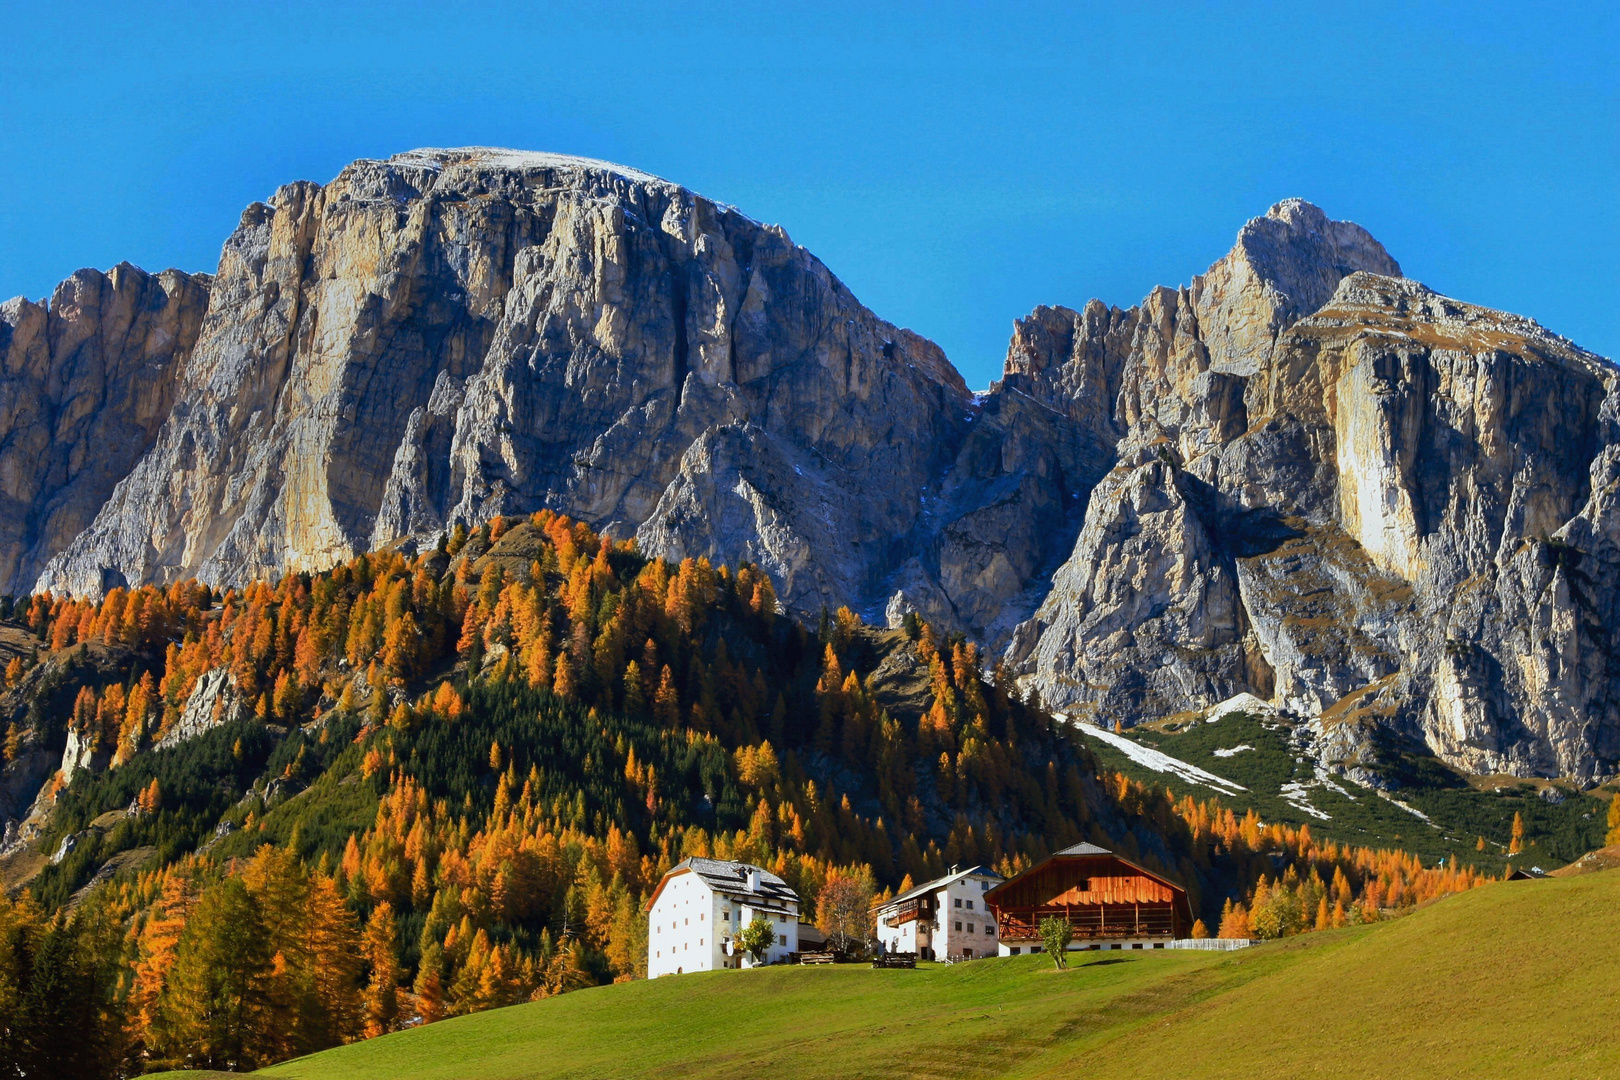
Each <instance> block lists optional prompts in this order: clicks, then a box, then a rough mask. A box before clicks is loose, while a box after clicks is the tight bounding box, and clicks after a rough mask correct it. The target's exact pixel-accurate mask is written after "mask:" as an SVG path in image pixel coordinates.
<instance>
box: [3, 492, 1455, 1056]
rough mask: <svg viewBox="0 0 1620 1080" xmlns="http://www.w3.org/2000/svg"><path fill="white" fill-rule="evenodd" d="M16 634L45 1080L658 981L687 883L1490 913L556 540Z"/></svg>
mask: <svg viewBox="0 0 1620 1080" xmlns="http://www.w3.org/2000/svg"><path fill="white" fill-rule="evenodd" d="M7 607H8V608H9V610H3V609H0V616H6V617H8V618H9V619H10V620H11V621H10V623H9V624H8V625H9V626H10V628H11V629H10V631H9V632H10V633H11V636H10V637H8V638H6V642H9V643H10V647H11V649H12V652H13V653H14V656H13V658H12V660H11V661H10V662H9V664H8V666H7V668H6V674H5V680H6V689H5V691H4V693H3V696H0V718H3V720H4V723H5V724H6V725H7V728H6V736H5V746H4V753H5V756H6V761H7V764H6V772H5V779H6V788H5V793H11V794H14V792H15V791H20V790H22V789H23V787H24V786H25V781H26V779H27V776H28V775H29V774H30V772H29V771H30V770H35V772H34V775H39V770H40V769H41V765H40V763H41V762H42V761H48V762H50V763H51V765H50V766H47V769H48V768H50V767H54V763H55V762H57V761H60V763H61V768H60V769H59V770H56V771H54V772H52V773H51V774H50V775H49V776H48V778H46V779H45V781H44V787H43V788H42V789H41V792H40V796H39V798H38V799H37V800H36V801H35V803H34V810H33V813H32V814H31V815H30V816H29V818H28V820H27V822H26V823H25V827H24V829H23V830H22V831H21V832H19V833H18V834H17V835H15V836H9V837H8V843H7V846H6V849H5V855H4V858H3V860H0V870H3V871H4V873H5V874H6V880H7V884H8V886H9V887H10V888H11V890H12V891H13V894H14V897H13V899H12V900H11V901H5V902H0V1015H4V1016H10V1017H13V1018H14V1020H13V1022H12V1023H11V1024H10V1025H9V1026H7V1027H6V1029H5V1031H4V1032H0V1058H3V1059H4V1060H3V1061H0V1065H3V1067H4V1069H7V1070H18V1069H20V1070H22V1071H24V1072H25V1073H26V1074H27V1075H40V1073H39V1072H38V1071H37V1070H38V1069H39V1068H41V1067H42V1065H43V1063H45V1062H49V1063H51V1069H50V1070H48V1071H50V1072H52V1073H53V1074H54V1075H65V1076H67V1075H82V1076H102V1075H111V1074H113V1073H119V1072H124V1073H130V1072H138V1071H141V1070H142V1069H146V1068H151V1067H156V1066H159V1065H185V1066H198V1065H208V1066H213V1067H237V1068H240V1067H248V1066H251V1065H254V1064H263V1063H266V1062H270V1061H274V1060H279V1059H282V1058H285V1057H288V1056H291V1055H294V1054H299V1053H304V1052H308V1051H311V1050H315V1049H319V1048H321V1047H325V1046H330V1045H334V1044H336V1043H340V1042H345V1041H350V1040H353V1039H356V1038H360V1037H363V1036H368V1035H374V1034H378V1033H383V1032H387V1031H390V1030H394V1029H397V1028H399V1027H401V1026H406V1025H410V1024H416V1023H428V1022H432V1021H434V1020H437V1019H439V1018H441V1017H444V1016H450V1015H456V1014H461V1013H468V1012H473V1011H477V1010H480V1009H484V1008H489V1007H493V1006H499V1005H506V1004H512V1003H515V1002H519V1001H524V1000H529V999H533V998H539V997H545V996H549V995H554V994H558V993H563V992H566V991H568V990H571V989H574V988H577V987H581V986H586V985H591V984H596V983H602V982H609V981H614V980H625V979H633V978H635V977H637V976H638V975H639V974H641V973H642V971H643V969H644V966H645V958H646V949H645V943H646V922H645V916H644V911H643V907H644V902H645V898H646V896H647V895H648V894H649V892H650V891H651V889H652V887H653V886H654V885H655V884H656V882H657V880H658V878H659V877H660V876H661V875H662V873H663V872H664V871H665V870H667V869H668V868H669V867H670V866H671V865H672V864H673V863H674V862H676V861H678V860H679V859H680V858H682V857H684V856H686V855H694V854H696V855H712V856H716V857H722V858H738V859H744V860H748V861H751V862H756V863H759V864H761V865H764V866H766V867H768V868H770V869H772V870H773V871H775V872H776V873H778V874H780V875H781V876H782V877H783V878H784V879H786V880H787V881H788V882H789V883H790V884H791V885H793V887H794V888H796V889H797V890H798V891H799V893H800V895H801V896H802V897H804V898H805V906H806V909H807V911H808V912H809V913H811V914H813V911H814V907H815V900H816V897H817V895H818V893H819V892H820V890H821V888H822V886H823V885H824V884H825V883H826V882H827V880H828V879H829V877H832V876H835V875H838V876H844V877H853V878H857V879H863V880H867V881H870V882H871V883H872V885H873V886H874V887H875V888H876V889H878V890H890V889H897V888H902V887H905V886H907V885H908V883H909V882H912V881H918V880H922V879H924V878H926V877H930V876H934V875H937V874H940V873H942V872H944V871H945V870H946V869H947V868H948V867H949V866H950V865H952V864H964V865H965V864H970V863H975V862H982V863H987V864H990V865H994V866H996V867H997V868H999V869H1001V870H1002V871H1003V872H1004V873H1010V872H1013V871H1015V870H1017V869H1018V868H1020V867H1023V866H1026V865H1028V864H1030V863H1031V862H1032V861H1034V860H1036V859H1039V858H1041V857H1043V856H1044V855H1045V854H1047V853H1048V852H1050V851H1052V850H1055V849H1056V848H1059V847H1062V846H1065V845H1068V844H1071V843H1074V842H1076V841H1078V840H1082V839H1088V840H1092V841H1094V842H1097V843H1101V844H1104V845H1105V846H1109V847H1111V848H1113V849H1115V850H1118V851H1120V852H1121V853H1122V854H1125V855H1126V856H1127V857H1129V858H1132V859H1135V860H1138V861H1140V862H1142V863H1143V864H1145V865H1146V866H1148V867H1150V868H1153V869H1155V870H1159V871H1162V872H1164V873H1167V874H1169V875H1171V876H1173V877H1175V878H1177V879H1178V880H1181V881H1183V882H1184V883H1185V884H1186V885H1187V886H1188V889H1189V891H1190V893H1191V895H1192V899H1193V904H1194V907H1195V909H1196V910H1197V911H1198V912H1200V913H1201V914H1202V916H1203V920H1204V922H1205V923H1206V924H1207V925H1208V926H1209V927H1210V928H1211V930H1212V931H1218V932H1225V933H1227V934H1231V935H1233V936H1247V935H1250V934H1252V935H1255V936H1267V937H1269V936H1281V935H1285V934H1290V933H1296V932H1300V931H1303V930H1310V929H1319V928H1325V927H1328V926H1336V925H1342V924H1344V923H1346V922H1352V921H1373V920H1376V919H1379V918H1382V917H1384V916H1386V915H1388V914H1391V913H1395V912H1399V911H1402V910H1407V909H1410V908H1411V907H1412V906H1413V905H1415V904H1416V903H1418V902H1419V901H1421V900H1423V899H1427V898H1429V897H1433V896H1437V895H1441V894H1443V893H1445V892H1450V891H1455V890H1459V889H1464V888H1468V887H1470V886H1471V885H1473V884H1476V883H1477V882H1479V881H1480V880H1483V879H1482V878H1481V877H1480V875H1479V873H1478V872H1477V871H1476V870H1474V869H1472V868H1470V867H1458V866H1457V865H1456V864H1455V862H1453V863H1452V864H1451V865H1449V866H1441V867H1430V868H1425V867H1424V866H1423V865H1422V862H1421V860H1419V859H1418V858H1416V857H1414V856H1412V855H1408V854H1405V853H1403V852H1398V851H1371V850H1366V849H1353V848H1348V847H1345V846H1343V845H1340V844H1335V843H1320V842H1318V841H1317V840H1315V839H1314V838H1313V837H1312V836H1311V835H1310V831H1309V829H1308V828H1294V827H1289V826H1280V825H1268V824H1266V823H1263V822H1262V821H1261V820H1260V819H1259V818H1258V817H1257V816H1256V815H1254V814H1253V813H1252V812H1250V813H1248V814H1246V815H1244V816H1242V817H1239V816H1237V815H1235V814H1233V813H1232V812H1231V811H1230V810H1227V809H1225V808H1223V807H1222V806H1221V805H1220V804H1219V803H1218V802H1215V801H1213V800H1211V801H1207V802H1202V803H1199V802H1196V801H1194V800H1193V799H1191V798H1190V797H1185V796H1183V797H1181V798H1179V799H1178V798H1176V797H1174V796H1172V795H1171V794H1170V793H1168V792H1167V791H1165V790H1164V789H1162V788H1158V787H1149V786H1144V785H1142V784H1140V783H1138V782H1136V781H1132V780H1129V779H1127V778H1126V777H1124V776H1122V775H1118V774H1114V773H1102V774H1099V772H1098V769H1097V766H1096V763H1095V760H1094V759H1093V758H1092V756H1091V755H1090V753H1089V752H1088V751H1087V750H1086V748H1085V747H1084V746H1083V745H1082V743H1081V741H1080V739H1079V737H1078V736H1077V735H1076V734H1075V733H1074V732H1073V731H1072V730H1070V729H1068V728H1067V727H1065V726H1063V725H1060V724H1056V723H1054V722H1053V721H1052V719H1051V718H1050V716H1049V715H1048V714H1047V713H1046V712H1045V711H1043V710H1042V709H1041V708H1040V706H1039V703H1038V702H1034V701H1025V700H1022V699H1021V698H1020V697H1019V695H1018V694H1017V693H1016V692H1015V691H1014V689H1013V686H1012V683H1011V681H1010V680H1009V678H1008V677H1007V676H1006V673H1005V672H1004V671H1003V670H1002V669H1000V668H999V667H998V668H995V669H992V670H986V668H985V665H983V663H982V662H981V659H980V657H979V655H978V652H977V650H976V649H975V647H974V646H973V645H972V644H971V643H970V642H968V641H967V640H965V639H963V638H962V637H960V636H944V635H940V634H936V632H935V631H934V630H933V629H932V628H930V627H929V626H928V625H926V624H924V623H921V622H918V621H916V620H915V619H913V620H910V621H909V622H908V625H907V627H906V629H904V630H902V631H881V632H879V631H876V630H873V629H871V628H868V627H865V626H863V625H862V624H861V623H860V621H859V619H857V618H856V617H855V616H854V615H853V614H851V613H850V612H849V611H847V610H844V609H840V610H839V611H837V612H832V613H827V614H825V615H824V616H823V617H822V619H821V620H820V623H819V625H817V626H814V627H811V626H805V625H802V624H800V623H799V622H797V621H796V620H794V619H792V618H790V617H788V616H786V615H784V614H782V613H781V611H780V608H779V605H778V603H777V600H776V596H775V592H774V588H773V585H772V582H771V580H770V578H769V577H768V576H766V575H764V574H763V573H761V572H760V571H758V570H757V569H756V568H754V567H751V566H746V565H744V566H740V567H737V568H728V567H719V568H715V567H712V566H710V565H709V564H708V563H706V562H704V561H702V560H686V561H684V562H681V563H680V564H678V565H676V564H671V563H667V562H664V561H662V560H656V559H648V558H645V557H643V556H642V555H641V554H639V553H638V552H637V551H636V550H635V548H634V546H633V544H631V543H628V542H620V543H615V542H613V541H610V540H607V539H605V538H602V537H599V536H597V535H595V534H594V533H592V532H591V531H590V530H589V529H587V528H586V527H584V526H583V525H580V524H577V523H575V522H572V521H570V520H568V519H566V518H564V517H560V516H556V515H554V514H552V513H550V512H541V513H539V514H536V515H534V516H533V517H531V518H522V519H516V520H514V519H496V520H495V521H493V522H491V523H489V524H487V525H485V526H483V527H481V528H480V529H479V530H477V531H476V532H475V533H473V534H472V535H470V536H469V535H467V534H466V533H465V532H464V531H460V530H458V531H457V532H456V533H454V534H452V535H451V536H450V537H449V538H448V539H447V541H446V542H444V543H442V544H441V545H440V546H439V547H438V548H437V549H434V550H427V551H422V552H420V553H414V552H406V551H384V552H377V553H372V554H368V555H362V556H360V557H358V558H356V559H354V560H353V561H351V562H349V563H347V564H346V565H343V566H340V567H337V568H336V569H334V570H332V571H330V572H326V573H321V574H289V575H287V576H286V577H284V578H282V579H281V580H280V581H279V582H277V583H274V584H270V583H254V584H252V585H249V586H248V587H246V588H244V589H243V590H242V591H240V592H236V591H234V590H233V591H227V592H225V593H223V594H219V593H216V592H215V591H213V590H210V589H209V588H207V587H206V586H202V585H199V584H196V583H194V582H183V583H178V584H175V585H173V586H170V587H168V588H165V589H159V588H156V587H153V586H144V587H141V588H139V589H136V590H134V591H126V590H123V589H114V590H112V591H111V592H110V593H109V594H108V595H107V596H106V597H105V599H103V600H101V601H100V602H97V603H89V602H79V601H74V600H71V599H65V598H57V597H52V596H49V595H41V596H34V597H30V598H26V599H24V600H21V601H18V602H16V603H14V604H9V605H7ZM19 641H21V642H22V644H21V645H18V644H17V642H19ZM10 1074H11V1073H10V1072H8V1073H7V1075H10Z"/></svg>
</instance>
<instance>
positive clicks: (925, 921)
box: [877, 866, 1002, 960]
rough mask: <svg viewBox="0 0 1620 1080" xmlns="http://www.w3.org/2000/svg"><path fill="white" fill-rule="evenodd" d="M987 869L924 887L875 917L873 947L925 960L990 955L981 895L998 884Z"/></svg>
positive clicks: (989, 919) (991, 925) (989, 918)
mask: <svg viewBox="0 0 1620 1080" xmlns="http://www.w3.org/2000/svg"><path fill="white" fill-rule="evenodd" d="M1001 880H1002V878H1001V875H1000V874H998V873H996V872H995V871H994V870H991V869H990V868H989V867H986V866H975V867H973V868H972V869H970V870H958V869H957V868H956V867H954V866H953V867H951V872H950V873H949V874H947V875H945V876H944V877H942V878H938V879H936V880H934V881H928V882H924V883H923V884H921V885H918V886H917V887H916V888H914V889H910V890H907V891H906V892H904V893H901V894H900V895H899V896H897V897H895V898H894V899H893V900H891V901H889V902H888V903H886V904H884V905H883V906H882V907H880V908H879V909H878V912H877V936H878V944H879V946H880V947H881V948H882V949H883V951H884V952H889V953H907V952H909V953H916V954H917V956H918V957H920V958H922V959H924V960H943V959H945V958H946V957H948V956H949V957H964V956H965V957H967V958H969V959H977V958H979V957H981V956H994V955H995V954H996V948H997V944H998V940H997V938H996V917H995V915H993V914H992V913H991V911H990V908H989V906H988V905H986V904H985V902H984V894H985V893H987V892H989V891H990V890H991V889H993V888H995V887H996V886H997V885H999V884H1001Z"/></svg>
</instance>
